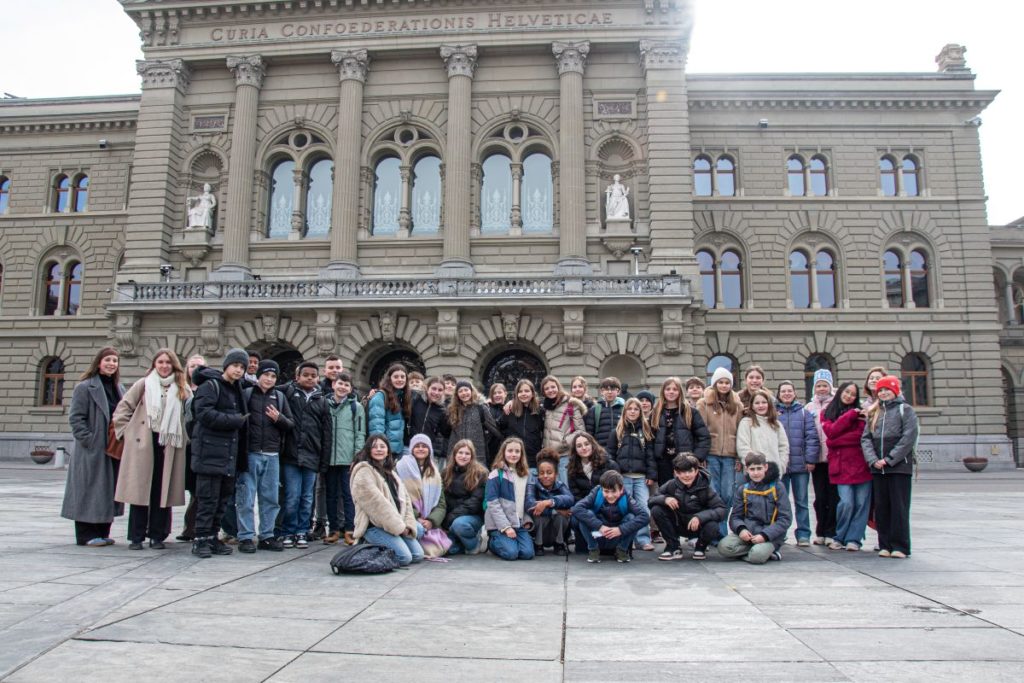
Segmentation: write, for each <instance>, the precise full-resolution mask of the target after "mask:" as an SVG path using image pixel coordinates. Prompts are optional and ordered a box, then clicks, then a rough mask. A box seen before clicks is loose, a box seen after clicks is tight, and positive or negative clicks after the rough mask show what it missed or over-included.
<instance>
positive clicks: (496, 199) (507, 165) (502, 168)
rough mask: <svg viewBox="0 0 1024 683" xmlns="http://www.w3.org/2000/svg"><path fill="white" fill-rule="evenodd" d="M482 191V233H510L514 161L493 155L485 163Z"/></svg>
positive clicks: (504, 156) (503, 156)
mask: <svg viewBox="0 0 1024 683" xmlns="http://www.w3.org/2000/svg"><path fill="white" fill-rule="evenodd" d="M483 172H484V180H483V185H482V186H481V190H480V231H481V232H483V233H491V234H493V233H502V232H508V231H509V230H510V229H511V228H512V159H510V158H509V157H508V156H506V155H504V154H492V155H491V156H489V157H487V158H486V159H485V160H484V163H483Z"/></svg>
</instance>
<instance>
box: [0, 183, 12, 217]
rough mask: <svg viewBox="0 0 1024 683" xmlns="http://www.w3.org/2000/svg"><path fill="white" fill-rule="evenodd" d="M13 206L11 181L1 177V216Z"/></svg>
mask: <svg viewBox="0 0 1024 683" xmlns="http://www.w3.org/2000/svg"><path fill="white" fill-rule="evenodd" d="M10 205H11V179H10V178H8V177H7V176H2V175H0V214H5V213H7V209H8V207H9V206H10Z"/></svg>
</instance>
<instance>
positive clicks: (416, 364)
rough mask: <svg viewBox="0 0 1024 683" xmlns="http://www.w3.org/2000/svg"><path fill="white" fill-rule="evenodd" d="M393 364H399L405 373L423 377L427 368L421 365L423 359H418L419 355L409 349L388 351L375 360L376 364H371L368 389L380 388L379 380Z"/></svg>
mask: <svg viewBox="0 0 1024 683" xmlns="http://www.w3.org/2000/svg"><path fill="white" fill-rule="evenodd" d="M395 363H401V364H402V365H404V366H405V369H406V372H413V371H416V372H419V373H421V374H423V375H426V374H427V368H426V366H425V365H423V359H421V358H420V356H419V354H418V353H416V352H415V351H410V350H409V349H396V350H394V351H389V352H388V353H386V354H384V355H383V356H381V357H380V358H379V359H377V362H376V363H374V364H373V368H371V370H370V375H369V377H368V379H369V381H370V388H372V389H376V388H377V387H379V386H380V380H381V378H383V377H384V373H385V372H387V371H388V368H390V367H391V366H392V365H394V364H395Z"/></svg>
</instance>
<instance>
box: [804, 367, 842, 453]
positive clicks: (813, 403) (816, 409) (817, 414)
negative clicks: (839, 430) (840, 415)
mask: <svg viewBox="0 0 1024 683" xmlns="http://www.w3.org/2000/svg"><path fill="white" fill-rule="evenodd" d="M829 386H831V385H829ZM833 398H835V388H833V389H832V390H831V391H830V392H829V395H828V396H825V397H824V398H822V397H820V396H818V395H817V394H815V395H814V396H812V397H811V400H810V401H808V402H807V405H806V406H805V408H806V410H807V412H809V413H810V414H811V415H813V416H814V426H815V428H816V429H817V430H818V462H828V446H827V445H826V443H825V432H824V431H822V429H821V415H822V413H824V412H825V408H828V404H829V403H831V402H832V399H833Z"/></svg>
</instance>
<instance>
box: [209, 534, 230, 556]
mask: <svg viewBox="0 0 1024 683" xmlns="http://www.w3.org/2000/svg"><path fill="white" fill-rule="evenodd" d="M210 550H211V552H212V553H213V554H214V555H230V554H231V553H232V548H231V546H229V545H225V544H224V543H221V542H220V540H219V539H218V538H216V537H214V539H213V543H211V544H210Z"/></svg>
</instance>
